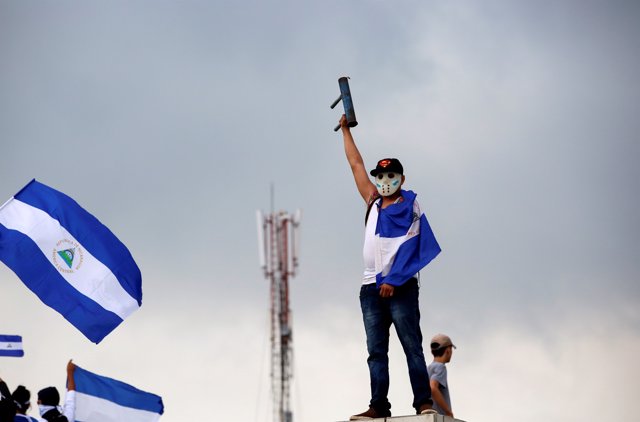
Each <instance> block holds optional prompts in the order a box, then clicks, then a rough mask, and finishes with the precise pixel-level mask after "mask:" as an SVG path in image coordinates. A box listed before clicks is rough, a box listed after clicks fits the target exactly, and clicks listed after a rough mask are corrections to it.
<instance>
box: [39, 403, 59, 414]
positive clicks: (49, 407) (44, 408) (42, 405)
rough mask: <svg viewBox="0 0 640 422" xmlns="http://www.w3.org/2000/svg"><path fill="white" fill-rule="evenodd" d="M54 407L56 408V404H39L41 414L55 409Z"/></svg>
mask: <svg viewBox="0 0 640 422" xmlns="http://www.w3.org/2000/svg"><path fill="white" fill-rule="evenodd" d="M54 408H55V406H47V405H44V404H39V405H38V411H39V412H40V416H42V415H44V414H45V413H47V412H48V411H49V410H51V409H54Z"/></svg>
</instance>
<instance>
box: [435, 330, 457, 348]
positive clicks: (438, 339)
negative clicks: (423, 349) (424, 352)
mask: <svg viewBox="0 0 640 422" xmlns="http://www.w3.org/2000/svg"><path fill="white" fill-rule="evenodd" d="M449 346H453V348H454V349H455V348H456V345H455V344H453V343H452V342H451V338H450V337H449V336H448V335H446V334H436V335H435V336H433V338H432V339H431V350H438V349H444V348H445V347H449Z"/></svg>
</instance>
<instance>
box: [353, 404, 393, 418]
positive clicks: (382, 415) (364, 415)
mask: <svg viewBox="0 0 640 422" xmlns="http://www.w3.org/2000/svg"><path fill="white" fill-rule="evenodd" d="M390 416H391V412H390V411H388V410H387V411H386V412H384V413H381V412H378V411H377V410H376V409H374V408H373V407H370V408H369V410H367V411H366V412H362V413H359V414H357V415H353V416H351V417H350V418H349V420H350V421H366V420H369V419H378V418H388V417H390Z"/></svg>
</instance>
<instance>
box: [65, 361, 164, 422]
mask: <svg viewBox="0 0 640 422" xmlns="http://www.w3.org/2000/svg"><path fill="white" fill-rule="evenodd" d="M73 379H74V381H75V384H76V406H75V420H76V422H122V421H127V422H155V421H158V420H159V419H160V415H162V414H163V413H164V404H163V403H162V397H160V396H157V395H155V394H152V393H147V392H145V391H141V390H138V389H137V388H135V387H133V386H131V385H128V384H125V383H124V382H121V381H117V380H114V379H111V378H107V377H103V376H101V375H97V374H94V373H91V372H89V371H87V370H85V369H82V368H80V367H78V366H76V369H75V372H74V374H73Z"/></svg>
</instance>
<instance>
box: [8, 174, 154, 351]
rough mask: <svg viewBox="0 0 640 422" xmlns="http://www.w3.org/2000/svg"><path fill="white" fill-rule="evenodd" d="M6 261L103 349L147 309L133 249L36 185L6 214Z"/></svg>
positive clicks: (11, 203) (11, 202) (15, 200)
mask: <svg viewBox="0 0 640 422" xmlns="http://www.w3.org/2000/svg"><path fill="white" fill-rule="evenodd" d="M0 260H2V261H3V262H5V264H7V265H8V266H9V267H10V268H11V269H12V270H13V271H14V272H15V273H16V274H17V275H18V276H19V277H20V279H21V280H22V281H23V282H24V283H25V284H26V285H27V287H29V289H31V290H32V291H33V292H34V293H35V294H36V295H38V297H39V298H40V299H41V300H42V301H43V302H44V303H45V304H47V305H49V306H51V307H52V308H54V309H55V310H56V311H58V312H59V313H61V314H62V315H63V316H64V317H65V318H66V319H67V320H68V321H69V322H71V323H72V324H73V325H74V326H76V328H78V329H79V330H80V331H81V332H82V333H83V334H84V335H85V336H87V337H88V338H89V339H90V340H91V341H94V342H95V343H98V342H100V341H101V340H102V339H103V338H104V337H105V336H106V335H107V334H109V333H110V332H111V331H112V330H113V329H114V328H115V327H117V326H118V325H119V324H120V323H121V322H122V321H123V320H124V319H125V318H126V317H128V316H129V315H130V314H131V313H132V312H133V311H135V310H136V309H138V308H139V307H140V305H141V302H142V280H141V275H140V270H139V269H138V267H137V265H136V264H135V261H134V260H133V258H132V257H131V254H130V253H129V251H128V250H127V248H126V247H125V246H124V245H123V244H122V243H121V242H120V241H119V240H118V239H117V238H116V237H115V235H113V233H111V232H110V231H109V229H108V228H106V227H105V226H104V225H103V224H102V223H100V222H99V221H98V220H97V219H96V218H95V217H94V216H92V215H91V214H89V213H88V212H87V211H85V210H84V209H83V208H81V207H80V206H79V205H78V204H77V203H76V202H75V201H74V200H73V199H71V198H69V197H68V196H66V195H64V194H63V193H61V192H58V191H56V190H54V189H52V188H50V187H48V186H46V185H43V184H41V183H39V182H37V181H35V180H33V181H32V182H30V183H29V184H28V185H27V186H26V187H25V188H24V189H23V190H21V191H20V192H19V193H18V194H16V195H15V196H14V197H13V198H12V199H11V200H9V201H8V202H7V203H6V204H5V205H4V206H3V207H2V208H1V209H0Z"/></svg>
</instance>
